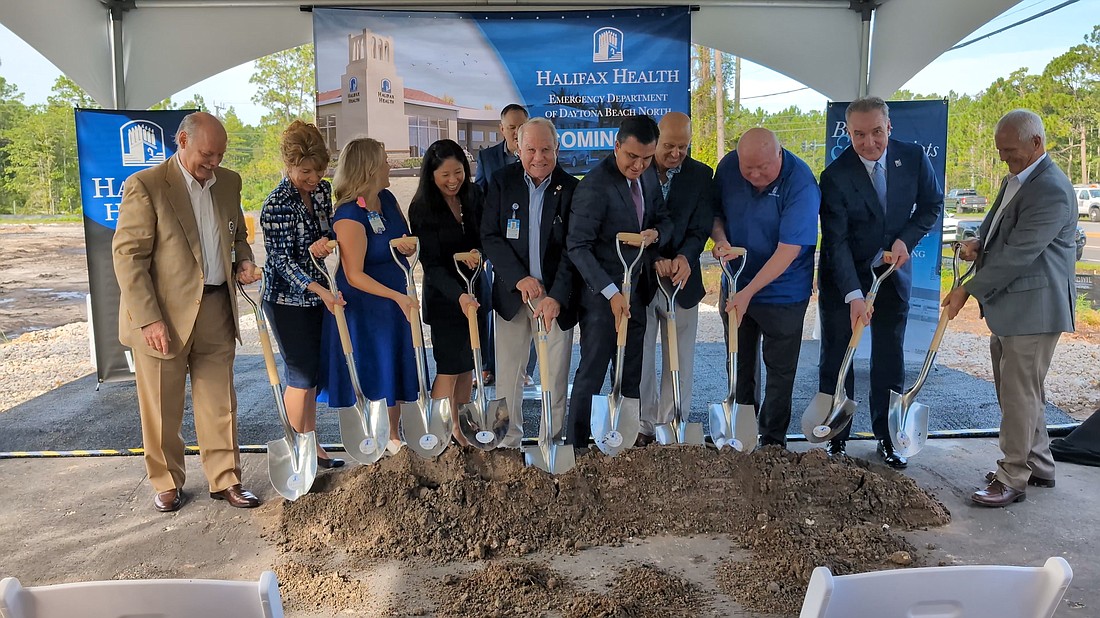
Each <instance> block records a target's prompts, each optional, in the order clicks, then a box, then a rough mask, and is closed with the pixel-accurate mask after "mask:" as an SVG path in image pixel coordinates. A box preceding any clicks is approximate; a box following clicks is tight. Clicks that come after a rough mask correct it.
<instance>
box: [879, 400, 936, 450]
mask: <svg viewBox="0 0 1100 618" xmlns="http://www.w3.org/2000/svg"><path fill="white" fill-rule="evenodd" d="M895 395H897V393H893V392H891V393H890V413H889V415H888V417H887V420H888V421H889V423H890V439H891V441H892V442H893V443H894V451H896V452H897V454H898V455H901V456H902V457H912V456H913V455H916V454H917V453H919V452H920V451H921V449H923V448H924V445H925V444H926V443H927V442H928V412H929V408H928V406H926V405H924V404H923V403H920V402H917V401H914V402H913V403H911V404H909V406H908V407H906V406H904V405H903V404H904V401H902V395H897V399H898V402H897V404H896V405H895V400H894V397H895Z"/></svg>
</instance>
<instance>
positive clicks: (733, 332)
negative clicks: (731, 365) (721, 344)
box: [726, 307, 737, 354]
mask: <svg viewBox="0 0 1100 618" xmlns="http://www.w3.org/2000/svg"><path fill="white" fill-rule="evenodd" d="M726 320H727V321H728V322H729V327H728V328H727V329H726V337H727V338H728V339H729V342H730V343H729V346H730V354H737V307H734V308H733V311H730V312H729V313H727V314H726Z"/></svg>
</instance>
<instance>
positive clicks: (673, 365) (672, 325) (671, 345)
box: [666, 320, 680, 371]
mask: <svg viewBox="0 0 1100 618" xmlns="http://www.w3.org/2000/svg"><path fill="white" fill-rule="evenodd" d="M666 324H667V326H668V368H669V371H680V342H679V341H677V339H678V338H677V337H676V322H675V321H672V320H669V321H667V322H666Z"/></svg>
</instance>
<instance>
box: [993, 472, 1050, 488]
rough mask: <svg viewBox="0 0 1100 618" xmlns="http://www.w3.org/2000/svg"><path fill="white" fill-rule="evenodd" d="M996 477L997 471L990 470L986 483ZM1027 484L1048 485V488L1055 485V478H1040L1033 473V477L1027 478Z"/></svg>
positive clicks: (1035, 485)
mask: <svg viewBox="0 0 1100 618" xmlns="http://www.w3.org/2000/svg"><path fill="white" fill-rule="evenodd" d="M996 478H997V473H996V472H995V471H989V472H986V473H985V482H986V483H992V482H993V481H994V480H996ZM1027 484H1028V485H1031V486H1032V487H1046V488H1047V489H1049V488H1051V487H1054V479H1044V478H1039V477H1037V476H1035V475H1034V474H1032V475H1031V477H1030V478H1028V479H1027Z"/></svg>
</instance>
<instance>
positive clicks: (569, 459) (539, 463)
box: [523, 440, 577, 474]
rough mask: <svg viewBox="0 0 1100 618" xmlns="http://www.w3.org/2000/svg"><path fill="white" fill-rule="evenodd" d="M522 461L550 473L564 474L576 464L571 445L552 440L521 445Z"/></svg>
mask: <svg viewBox="0 0 1100 618" xmlns="http://www.w3.org/2000/svg"><path fill="white" fill-rule="evenodd" d="M523 461H524V463H526V464H527V465H528V466H534V467H536V468H538V469H540V470H543V471H546V472H549V473H550V474H564V473H566V472H569V471H570V470H572V469H573V468H575V467H576V465H577V456H576V454H575V453H574V452H573V447H572V446H570V445H568V444H558V443H557V442H556V441H554V440H548V441H546V442H543V441H540V442H539V443H538V444H536V445H534V446H525V447H523Z"/></svg>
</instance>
